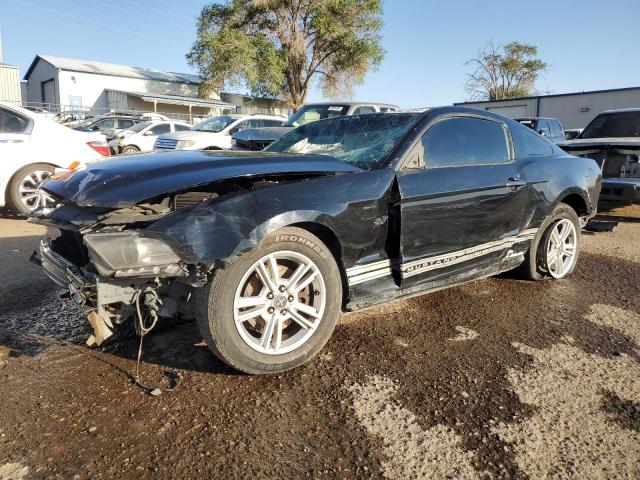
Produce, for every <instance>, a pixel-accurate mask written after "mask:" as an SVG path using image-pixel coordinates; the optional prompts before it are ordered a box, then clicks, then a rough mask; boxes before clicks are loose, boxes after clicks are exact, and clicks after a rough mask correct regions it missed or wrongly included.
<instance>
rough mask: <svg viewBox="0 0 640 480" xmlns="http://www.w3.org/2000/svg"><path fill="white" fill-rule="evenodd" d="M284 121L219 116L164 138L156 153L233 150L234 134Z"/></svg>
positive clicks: (156, 147)
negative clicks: (232, 139)
mask: <svg viewBox="0 0 640 480" xmlns="http://www.w3.org/2000/svg"><path fill="white" fill-rule="evenodd" d="M283 121H284V119H283V118H279V117H273V116H270V115H219V116H217V117H211V118H209V119H207V120H205V121H204V122H200V123H198V124H197V125H195V126H194V127H193V128H192V129H191V130H190V131H188V132H175V133H167V134H164V135H160V136H159V137H158V140H156V143H155V145H154V146H153V149H154V150H229V149H231V135H233V134H235V133H238V132H240V131H242V130H245V129H247V128H264V127H278V126H280V125H282V122H283Z"/></svg>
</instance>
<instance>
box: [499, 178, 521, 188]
mask: <svg viewBox="0 0 640 480" xmlns="http://www.w3.org/2000/svg"><path fill="white" fill-rule="evenodd" d="M526 184H527V182H525V181H524V180H520V179H519V178H513V177H512V178H510V179H509V180H507V182H506V183H505V184H504V185H505V187H507V188H513V189H518V188H521V187H524V186H525V185H526Z"/></svg>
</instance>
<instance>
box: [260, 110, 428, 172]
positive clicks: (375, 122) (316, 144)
mask: <svg viewBox="0 0 640 480" xmlns="http://www.w3.org/2000/svg"><path fill="white" fill-rule="evenodd" d="M418 117H419V114H417V113H401V114H398V113H389V114H375V115H361V116H354V117H340V118H334V119H331V120H324V121H320V122H314V123H310V124H308V125H303V126H301V127H298V128H296V129H295V130H294V131H292V132H291V133H289V134H288V135H285V136H284V137H282V138H281V139H280V140H278V141H276V142H274V143H272V144H271V145H270V146H269V147H267V148H266V149H265V151H267V152H280V153H298V154H305V153H306V154H315V155H328V156H331V157H334V158H337V159H338V160H342V161H343V162H347V163H350V164H352V165H355V166H356V167H359V168H362V169H364V170H376V169H379V168H382V167H383V166H384V164H385V160H386V156H387V154H388V153H389V152H390V151H391V149H392V148H393V147H394V145H395V144H396V143H397V142H398V140H399V139H400V138H401V137H402V135H404V133H405V132H407V131H408V130H409V128H411V126H412V125H413V124H414V123H415V121H416V120H417V119H418Z"/></svg>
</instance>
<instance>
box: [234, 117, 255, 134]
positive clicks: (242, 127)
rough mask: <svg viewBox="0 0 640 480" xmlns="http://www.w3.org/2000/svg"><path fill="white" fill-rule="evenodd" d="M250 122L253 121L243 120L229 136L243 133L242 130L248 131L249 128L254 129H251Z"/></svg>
mask: <svg viewBox="0 0 640 480" xmlns="http://www.w3.org/2000/svg"><path fill="white" fill-rule="evenodd" d="M250 122H251V120H243V121H242V122H240V123H237V124H236V126H235V127H233V128H232V129H231V130H229V134H230V135H233V134H234V133H238V132H241V131H242V130H246V129H247V128H252V127H250V124H251V123H250Z"/></svg>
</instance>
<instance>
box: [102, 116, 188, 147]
mask: <svg viewBox="0 0 640 480" xmlns="http://www.w3.org/2000/svg"><path fill="white" fill-rule="evenodd" d="M187 130H191V125H188V124H186V123H182V122H172V121H146V122H140V123H136V124H135V125H133V126H131V127H129V128H125V129H123V130H119V131H117V132H115V133H113V134H112V135H113V138H112V139H111V140H109V147H110V148H111V152H112V153H114V154H123V155H130V154H132V153H139V152H150V151H152V150H153V145H154V144H155V142H156V140H157V138H158V137H159V136H160V135H163V134H168V133H173V132H184V131H187Z"/></svg>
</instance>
